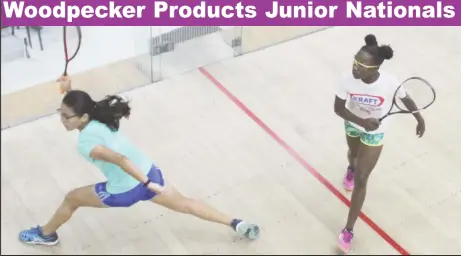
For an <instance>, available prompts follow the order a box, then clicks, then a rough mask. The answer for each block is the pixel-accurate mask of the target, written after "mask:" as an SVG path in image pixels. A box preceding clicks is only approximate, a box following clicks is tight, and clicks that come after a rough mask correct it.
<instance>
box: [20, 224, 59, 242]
mask: <svg viewBox="0 0 461 256" xmlns="http://www.w3.org/2000/svg"><path fill="white" fill-rule="evenodd" d="M19 240H20V241H21V242H23V243H26V244H39V245H55V244H57V243H58V242H59V237H58V234H56V233H54V234H51V235H49V236H45V235H44V234H43V233H42V230H41V229H40V226H37V227H35V228H31V229H28V230H24V231H22V232H21V233H19Z"/></svg>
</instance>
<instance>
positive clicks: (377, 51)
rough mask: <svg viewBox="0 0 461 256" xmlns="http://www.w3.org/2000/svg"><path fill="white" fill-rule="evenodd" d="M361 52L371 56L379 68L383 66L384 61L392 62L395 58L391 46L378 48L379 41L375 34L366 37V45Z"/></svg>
mask: <svg viewBox="0 0 461 256" xmlns="http://www.w3.org/2000/svg"><path fill="white" fill-rule="evenodd" d="M360 50H361V51H365V52H367V53H369V54H371V55H372V56H373V58H374V61H375V64H376V65H378V66H380V65H381V64H383V62H384V60H390V59H392V57H393V56H394V50H392V48H391V47H390V46H389V45H381V46H378V40H377V39H376V36H375V35H373V34H369V35H367V36H366V37H365V45H364V46H363V47H362V48H361V49H360Z"/></svg>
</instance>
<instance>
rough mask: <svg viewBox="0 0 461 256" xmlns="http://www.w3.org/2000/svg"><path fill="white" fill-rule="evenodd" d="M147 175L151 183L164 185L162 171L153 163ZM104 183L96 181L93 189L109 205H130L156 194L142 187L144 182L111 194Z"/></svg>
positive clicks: (149, 198) (146, 199)
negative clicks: (122, 191)
mask: <svg viewBox="0 0 461 256" xmlns="http://www.w3.org/2000/svg"><path fill="white" fill-rule="evenodd" d="M147 177H149V179H150V180H151V181H152V183H156V184H159V185H161V186H163V185H165V181H164V180H163V175H162V171H161V170H160V169H159V168H157V167H156V166H154V165H153V166H152V168H151V169H150V171H149V173H148V174H147ZM106 184H107V182H101V183H98V184H96V185H95V187H94V190H95V192H96V194H97V195H98V197H99V198H100V199H101V202H102V203H103V204H105V205H107V206H109V207H130V206H132V205H134V204H136V203H138V202H139V201H148V200H151V199H152V198H154V197H155V196H156V193H155V192H152V191H151V190H150V189H148V188H146V187H144V184H142V183H139V184H138V185H137V186H136V187H134V188H133V189H131V190H129V191H127V192H124V193H120V194H111V193H109V192H107V190H106Z"/></svg>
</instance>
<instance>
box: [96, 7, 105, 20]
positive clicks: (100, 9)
mask: <svg viewBox="0 0 461 256" xmlns="http://www.w3.org/2000/svg"><path fill="white" fill-rule="evenodd" d="M102 11H104V13H101V12H102ZM96 17H98V18H101V19H104V18H105V17H107V7H106V6H98V7H96Z"/></svg>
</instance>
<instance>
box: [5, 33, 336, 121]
mask: <svg viewBox="0 0 461 256" xmlns="http://www.w3.org/2000/svg"><path fill="white" fill-rule="evenodd" d="M326 28H327V27H277V26H270V27H212V26H207V27H83V35H84V38H83V41H82V45H81V49H80V52H79V54H78V56H77V57H76V58H75V60H74V61H73V62H72V63H71V64H70V67H69V74H70V75H72V77H73V87H74V88H75V89H82V90H85V91H88V92H89V93H90V94H91V95H92V97H93V98H94V99H95V100H98V99H101V98H102V97H104V96H105V95H108V94H117V93H120V92H123V91H127V90H131V89H134V88H136V87H139V86H144V85H148V84H152V83H154V82H157V81H159V80H162V79H167V78H169V77H173V76H176V75H179V74H181V73H184V72H187V71H190V70H193V69H196V68H198V67H201V66H206V65H210V64H212V63H215V62H218V61H221V60H224V59H227V58H232V57H235V56H239V55H242V54H246V53H249V52H253V51H257V50H260V49H264V48H266V47H269V46H272V45H275V44H279V43H282V42H285V41H288V40H291V39H294V38H298V37H301V36H304V35H308V34H310V33H313V32H317V31H321V30H323V29H326ZM16 33H17V34H18V35H17V37H20V36H21V34H20V33H21V32H16ZM43 38H44V47H45V50H44V51H39V50H37V42H34V43H35V47H34V49H29V50H30V52H31V56H32V57H31V58H30V59H18V60H15V61H12V62H9V63H2V103H1V104H2V117H1V118H2V120H1V122H2V129H5V128H8V127H11V126H15V125H18V124H21V123H24V122H27V121H31V120H34V119H37V118H40V117H42V116H46V115H50V114H53V113H55V112H56V110H57V109H58V108H59V104H60V101H61V99H62V97H63V96H62V95H61V94H59V90H58V85H57V83H56V82H55V80H56V78H57V77H58V76H59V75H60V74H61V73H62V71H63V67H64V57H63V46H62V33H61V28H60V27H46V28H45V30H44V32H43ZM2 40H3V37H2ZM2 54H4V52H3V51H2Z"/></svg>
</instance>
